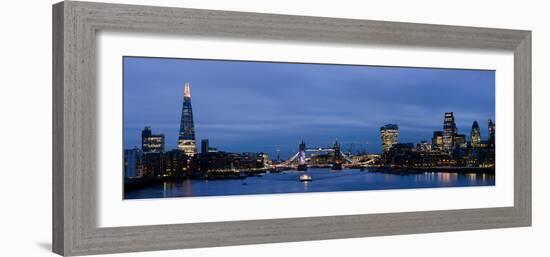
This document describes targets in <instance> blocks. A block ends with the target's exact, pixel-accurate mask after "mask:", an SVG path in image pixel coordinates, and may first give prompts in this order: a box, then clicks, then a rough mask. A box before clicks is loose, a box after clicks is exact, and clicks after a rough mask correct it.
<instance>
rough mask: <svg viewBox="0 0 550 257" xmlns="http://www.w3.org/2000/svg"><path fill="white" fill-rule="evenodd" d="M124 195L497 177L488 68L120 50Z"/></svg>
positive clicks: (468, 182)
mask: <svg viewBox="0 0 550 257" xmlns="http://www.w3.org/2000/svg"><path fill="white" fill-rule="evenodd" d="M123 90H124V92H123V98H124V99H123V102H124V103H123V105H124V106H123V116H124V118H123V119H124V120H123V140H124V141H123V144H124V145H123V146H124V153H123V156H124V157H123V158H124V168H123V174H121V175H122V176H123V177H124V180H123V183H124V193H123V199H151V198H168V197H194V196H199V197H205V196H234V195H255V194H280V193H284V194H288V193H315V192H342V191H364V190H388V189H415V188H442V187H468V186H494V185H495V176H496V172H495V124H496V121H495V71H494V70H470V69H447V68H424V67H420V68H419V67H388V66H367V65H344V64H315V63H283V62H260V61H234V60H206V59H183V58H156V57H134V56H125V57H123Z"/></svg>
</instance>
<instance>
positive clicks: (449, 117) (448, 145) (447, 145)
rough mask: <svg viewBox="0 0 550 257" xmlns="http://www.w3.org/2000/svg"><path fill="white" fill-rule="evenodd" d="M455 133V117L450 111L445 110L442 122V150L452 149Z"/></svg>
mask: <svg viewBox="0 0 550 257" xmlns="http://www.w3.org/2000/svg"><path fill="white" fill-rule="evenodd" d="M456 133H457V129H456V124H455V117H454V115H453V113H452V112H446V113H445V120H444V123H443V150H446V151H450V150H452V149H453V147H454V145H455V136H456Z"/></svg>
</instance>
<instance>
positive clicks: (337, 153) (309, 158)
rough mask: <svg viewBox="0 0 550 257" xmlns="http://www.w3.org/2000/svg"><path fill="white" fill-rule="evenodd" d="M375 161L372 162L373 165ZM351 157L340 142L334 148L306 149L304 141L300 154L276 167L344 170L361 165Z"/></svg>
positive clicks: (299, 148) (300, 146) (299, 147)
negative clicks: (345, 167) (343, 150)
mask: <svg viewBox="0 0 550 257" xmlns="http://www.w3.org/2000/svg"><path fill="white" fill-rule="evenodd" d="M373 161H374V160H370V162H371V163H372V162H373ZM361 164H364V163H358V162H357V161H354V160H353V158H352V157H351V156H348V155H347V154H345V153H344V152H342V150H341V147H340V143H339V142H338V140H336V141H335V143H334V144H333V145H332V147H309V148H308V147H306V144H305V142H304V141H303V140H302V141H301V142H300V144H299V146H298V152H297V153H296V154H294V155H293V156H292V157H290V158H289V159H288V160H286V161H284V162H282V163H279V164H277V165H276V167H281V168H292V169H297V170H306V169H307V167H331V168H332V169H342V167H343V166H354V165H361Z"/></svg>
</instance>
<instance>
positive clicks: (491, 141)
mask: <svg viewBox="0 0 550 257" xmlns="http://www.w3.org/2000/svg"><path fill="white" fill-rule="evenodd" d="M488 127H489V146H490V147H495V123H493V120H491V119H489V126H488Z"/></svg>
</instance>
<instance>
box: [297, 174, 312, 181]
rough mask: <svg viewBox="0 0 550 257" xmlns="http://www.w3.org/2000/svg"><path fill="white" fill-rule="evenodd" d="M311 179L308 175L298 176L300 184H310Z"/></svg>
mask: <svg viewBox="0 0 550 257" xmlns="http://www.w3.org/2000/svg"><path fill="white" fill-rule="evenodd" d="M311 180H312V179H311V176H310V175H308V174H302V175H301V176H300V181H301V182H310V181H311Z"/></svg>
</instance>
